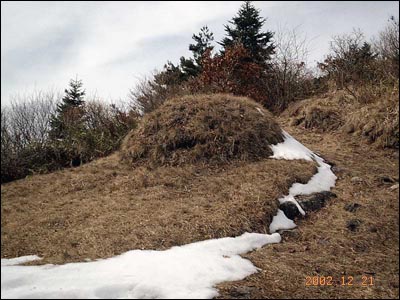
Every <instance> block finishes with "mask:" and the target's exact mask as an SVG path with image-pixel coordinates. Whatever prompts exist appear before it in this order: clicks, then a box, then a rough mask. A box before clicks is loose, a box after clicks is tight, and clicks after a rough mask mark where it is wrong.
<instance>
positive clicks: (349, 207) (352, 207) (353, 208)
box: [344, 203, 361, 212]
mask: <svg viewBox="0 0 400 300" xmlns="http://www.w3.org/2000/svg"><path fill="white" fill-rule="evenodd" d="M359 207H361V204H358V203H349V204H347V205H346V206H345V207H344V209H345V210H347V211H349V212H355V211H356V210H357V209H358V208H359Z"/></svg>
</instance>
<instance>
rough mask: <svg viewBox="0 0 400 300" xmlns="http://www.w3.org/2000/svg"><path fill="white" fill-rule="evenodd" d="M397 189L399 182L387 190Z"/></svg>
mask: <svg viewBox="0 0 400 300" xmlns="http://www.w3.org/2000/svg"><path fill="white" fill-rule="evenodd" d="M398 189H399V184H395V185H392V186H391V187H390V188H389V190H391V191H394V190H398Z"/></svg>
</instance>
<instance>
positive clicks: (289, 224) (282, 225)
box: [269, 209, 297, 232]
mask: <svg viewBox="0 0 400 300" xmlns="http://www.w3.org/2000/svg"><path fill="white" fill-rule="evenodd" d="M296 226H297V225H296V224H295V223H294V222H293V220H290V219H289V218H288V217H286V215H285V213H284V212H283V211H281V210H280V209H278V214H277V215H276V216H274V218H273V220H272V222H271V224H270V225H269V231H270V232H276V231H278V230H283V229H293V228H295V227H296Z"/></svg>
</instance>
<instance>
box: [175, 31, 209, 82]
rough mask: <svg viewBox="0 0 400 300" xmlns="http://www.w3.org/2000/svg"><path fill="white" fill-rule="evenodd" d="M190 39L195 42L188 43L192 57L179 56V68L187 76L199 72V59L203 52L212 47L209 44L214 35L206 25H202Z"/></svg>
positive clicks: (195, 74)
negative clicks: (197, 32)
mask: <svg viewBox="0 0 400 300" xmlns="http://www.w3.org/2000/svg"><path fill="white" fill-rule="evenodd" d="M192 39H193V40H194V41H195V42H196V43H194V44H190V45H189V50H190V51H192V53H193V58H194V59H192V58H189V59H186V58H185V57H181V68H182V71H183V72H184V73H185V74H187V75H188V76H197V75H198V74H199V73H200V72H201V60H202V58H203V55H204V53H205V52H206V51H207V50H212V49H214V46H212V45H211V42H212V41H213V40H214V35H213V33H212V32H211V31H210V30H209V28H208V27H207V26H203V27H202V28H201V29H200V32H199V34H198V35H196V34H193V36H192Z"/></svg>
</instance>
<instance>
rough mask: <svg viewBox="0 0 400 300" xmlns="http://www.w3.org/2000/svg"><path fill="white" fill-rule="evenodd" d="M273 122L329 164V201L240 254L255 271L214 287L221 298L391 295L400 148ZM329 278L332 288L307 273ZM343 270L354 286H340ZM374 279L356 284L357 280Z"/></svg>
mask: <svg viewBox="0 0 400 300" xmlns="http://www.w3.org/2000/svg"><path fill="white" fill-rule="evenodd" d="M279 122H280V124H281V126H282V128H284V129H285V130H286V131H288V132H289V133H291V134H293V135H294V136H296V138H297V139H298V140H299V141H300V142H302V143H303V144H304V145H306V146H307V147H309V148H310V149H313V150H314V151H315V152H316V153H321V154H323V157H324V158H326V159H328V160H329V161H330V162H331V163H334V164H335V166H334V167H333V170H334V172H335V173H336V175H337V176H338V180H337V182H336V186H335V188H334V189H333V191H334V192H335V193H336V194H337V198H336V199H335V201H331V202H329V204H328V205H327V206H326V207H325V208H323V209H322V210H321V211H319V212H317V213H314V214H310V215H309V216H308V218H306V219H304V220H299V221H297V224H298V225H299V226H298V227H297V228H296V229H294V230H292V231H290V232H287V233H286V234H283V242H282V243H280V244H276V245H272V246H271V247H265V248H262V249H260V250H257V251H255V252H253V253H251V254H248V255H245V257H246V258H249V259H250V260H251V261H252V262H253V263H254V264H255V265H256V266H257V267H259V268H261V270H262V271H261V272H259V273H257V274H255V275H252V276H250V277H248V278H246V279H245V280H243V281H240V282H229V283H224V284H222V285H220V286H219V288H220V293H221V295H220V298H253V299H260V298H288V297H290V298H292V297H293V298H325V299H326V298H328V299H331V298H342V299H343V298H361V299H364V298H370V299H371V298H372V299H373V298H383V299H387V298H398V297H399V187H398V180H399V152H398V150H391V149H386V150H382V149H377V148H376V147H375V145H369V144H367V143H366V142H365V141H364V138H363V137H359V138H357V137H355V136H351V135H347V134H344V133H342V132H338V131H334V132H324V133H322V132H320V131H319V130H309V129H308V130H307V129H304V128H301V127H298V126H293V124H292V125H291V124H290V123H291V121H290V120H288V118H287V117H282V118H280V119H279ZM313 276H320V277H325V278H326V277H328V276H332V279H333V285H332V286H307V285H306V283H307V277H313ZM342 276H345V282H346V283H348V281H349V276H352V277H353V278H354V280H353V285H351V286H342V285H341V280H342V278H341V277H342ZM362 276H366V277H367V280H371V279H370V277H371V276H372V280H373V284H374V285H372V286H371V285H369V284H367V285H366V286H362V283H363V280H362V279H363V278H362Z"/></svg>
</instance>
